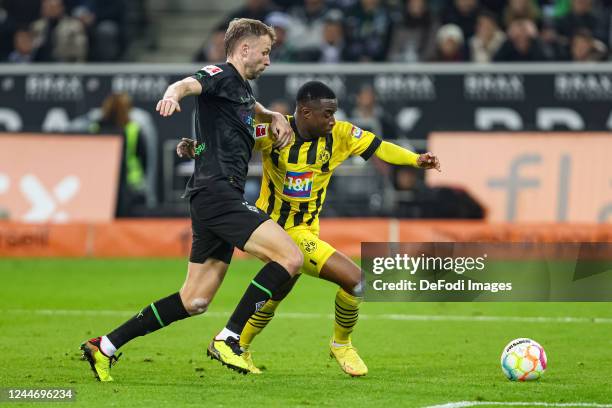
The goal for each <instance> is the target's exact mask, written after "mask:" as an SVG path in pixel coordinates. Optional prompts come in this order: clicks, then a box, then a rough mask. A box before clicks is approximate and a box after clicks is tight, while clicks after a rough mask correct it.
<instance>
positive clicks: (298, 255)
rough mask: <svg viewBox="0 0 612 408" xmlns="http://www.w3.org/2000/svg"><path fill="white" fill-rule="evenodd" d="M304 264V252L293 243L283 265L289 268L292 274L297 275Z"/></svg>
mask: <svg viewBox="0 0 612 408" xmlns="http://www.w3.org/2000/svg"><path fill="white" fill-rule="evenodd" d="M303 264H304V255H302V252H301V251H300V249H299V248H298V247H297V245H295V244H294V245H292V246H291V247H290V249H289V250H288V251H287V253H286V255H285V259H284V260H283V264H282V265H283V266H284V267H285V269H287V272H289V274H290V275H291V276H295V275H297V274H298V273H299V272H300V269H301V268H302V265H303Z"/></svg>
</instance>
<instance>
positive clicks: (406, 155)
mask: <svg viewBox="0 0 612 408" xmlns="http://www.w3.org/2000/svg"><path fill="white" fill-rule="evenodd" d="M375 154H376V157H378V158H379V159H381V160H382V161H384V162H387V163H389V164H396V165H399V166H414V167H418V165H417V159H418V158H419V155H418V154H417V153H415V152H411V151H410V150H408V149H404V148H403V147H400V146H398V145H396V144H393V143H389V142H384V141H383V142H382V143H381V144H380V146H379V147H378V149H377V150H376V153H375Z"/></svg>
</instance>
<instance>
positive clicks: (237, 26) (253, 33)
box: [225, 18, 276, 56]
mask: <svg viewBox="0 0 612 408" xmlns="http://www.w3.org/2000/svg"><path fill="white" fill-rule="evenodd" d="M264 35H267V36H269V37H270V40H272V44H274V41H276V34H275V33H274V29H273V28H272V27H270V26H268V25H266V24H264V23H262V22H261V21H259V20H253V19H251V18H235V19H233V20H232V21H231V22H230V23H229V27H228V28H227V31H226V32H225V56H229V55H230V54H231V53H232V52H233V51H234V48H235V47H236V44H238V42H239V41H240V40H242V39H243V38H246V37H261V36H264Z"/></svg>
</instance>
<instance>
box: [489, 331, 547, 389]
mask: <svg viewBox="0 0 612 408" xmlns="http://www.w3.org/2000/svg"><path fill="white" fill-rule="evenodd" d="M547 364H548V362H547V359H546V352H545V351H544V348H543V347H542V346H540V344H539V343H537V342H536V341H533V340H531V339H527V338H519V339H514V340H512V341H511V342H510V343H508V344H507V345H506V347H504V351H503V352H502V355H501V368H502V371H503V372H504V374H505V375H506V377H508V379H509V380H511V381H532V380H537V379H539V378H540V377H541V376H542V374H544V371H545V370H546V366H547Z"/></svg>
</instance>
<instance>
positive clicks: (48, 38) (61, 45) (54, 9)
mask: <svg viewBox="0 0 612 408" xmlns="http://www.w3.org/2000/svg"><path fill="white" fill-rule="evenodd" d="M32 33H33V36H34V47H35V49H36V50H35V53H34V61H37V62H38V61H40V62H84V61H85V60H86V59H87V36H86V35H85V30H84V29H83V25H82V24H81V22H80V21H79V20H77V19H76V18H73V17H70V16H67V15H66V14H65V10H64V3H63V1H62V0H43V2H42V6H41V18H40V19H38V20H36V21H35V22H34V23H32Z"/></svg>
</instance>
